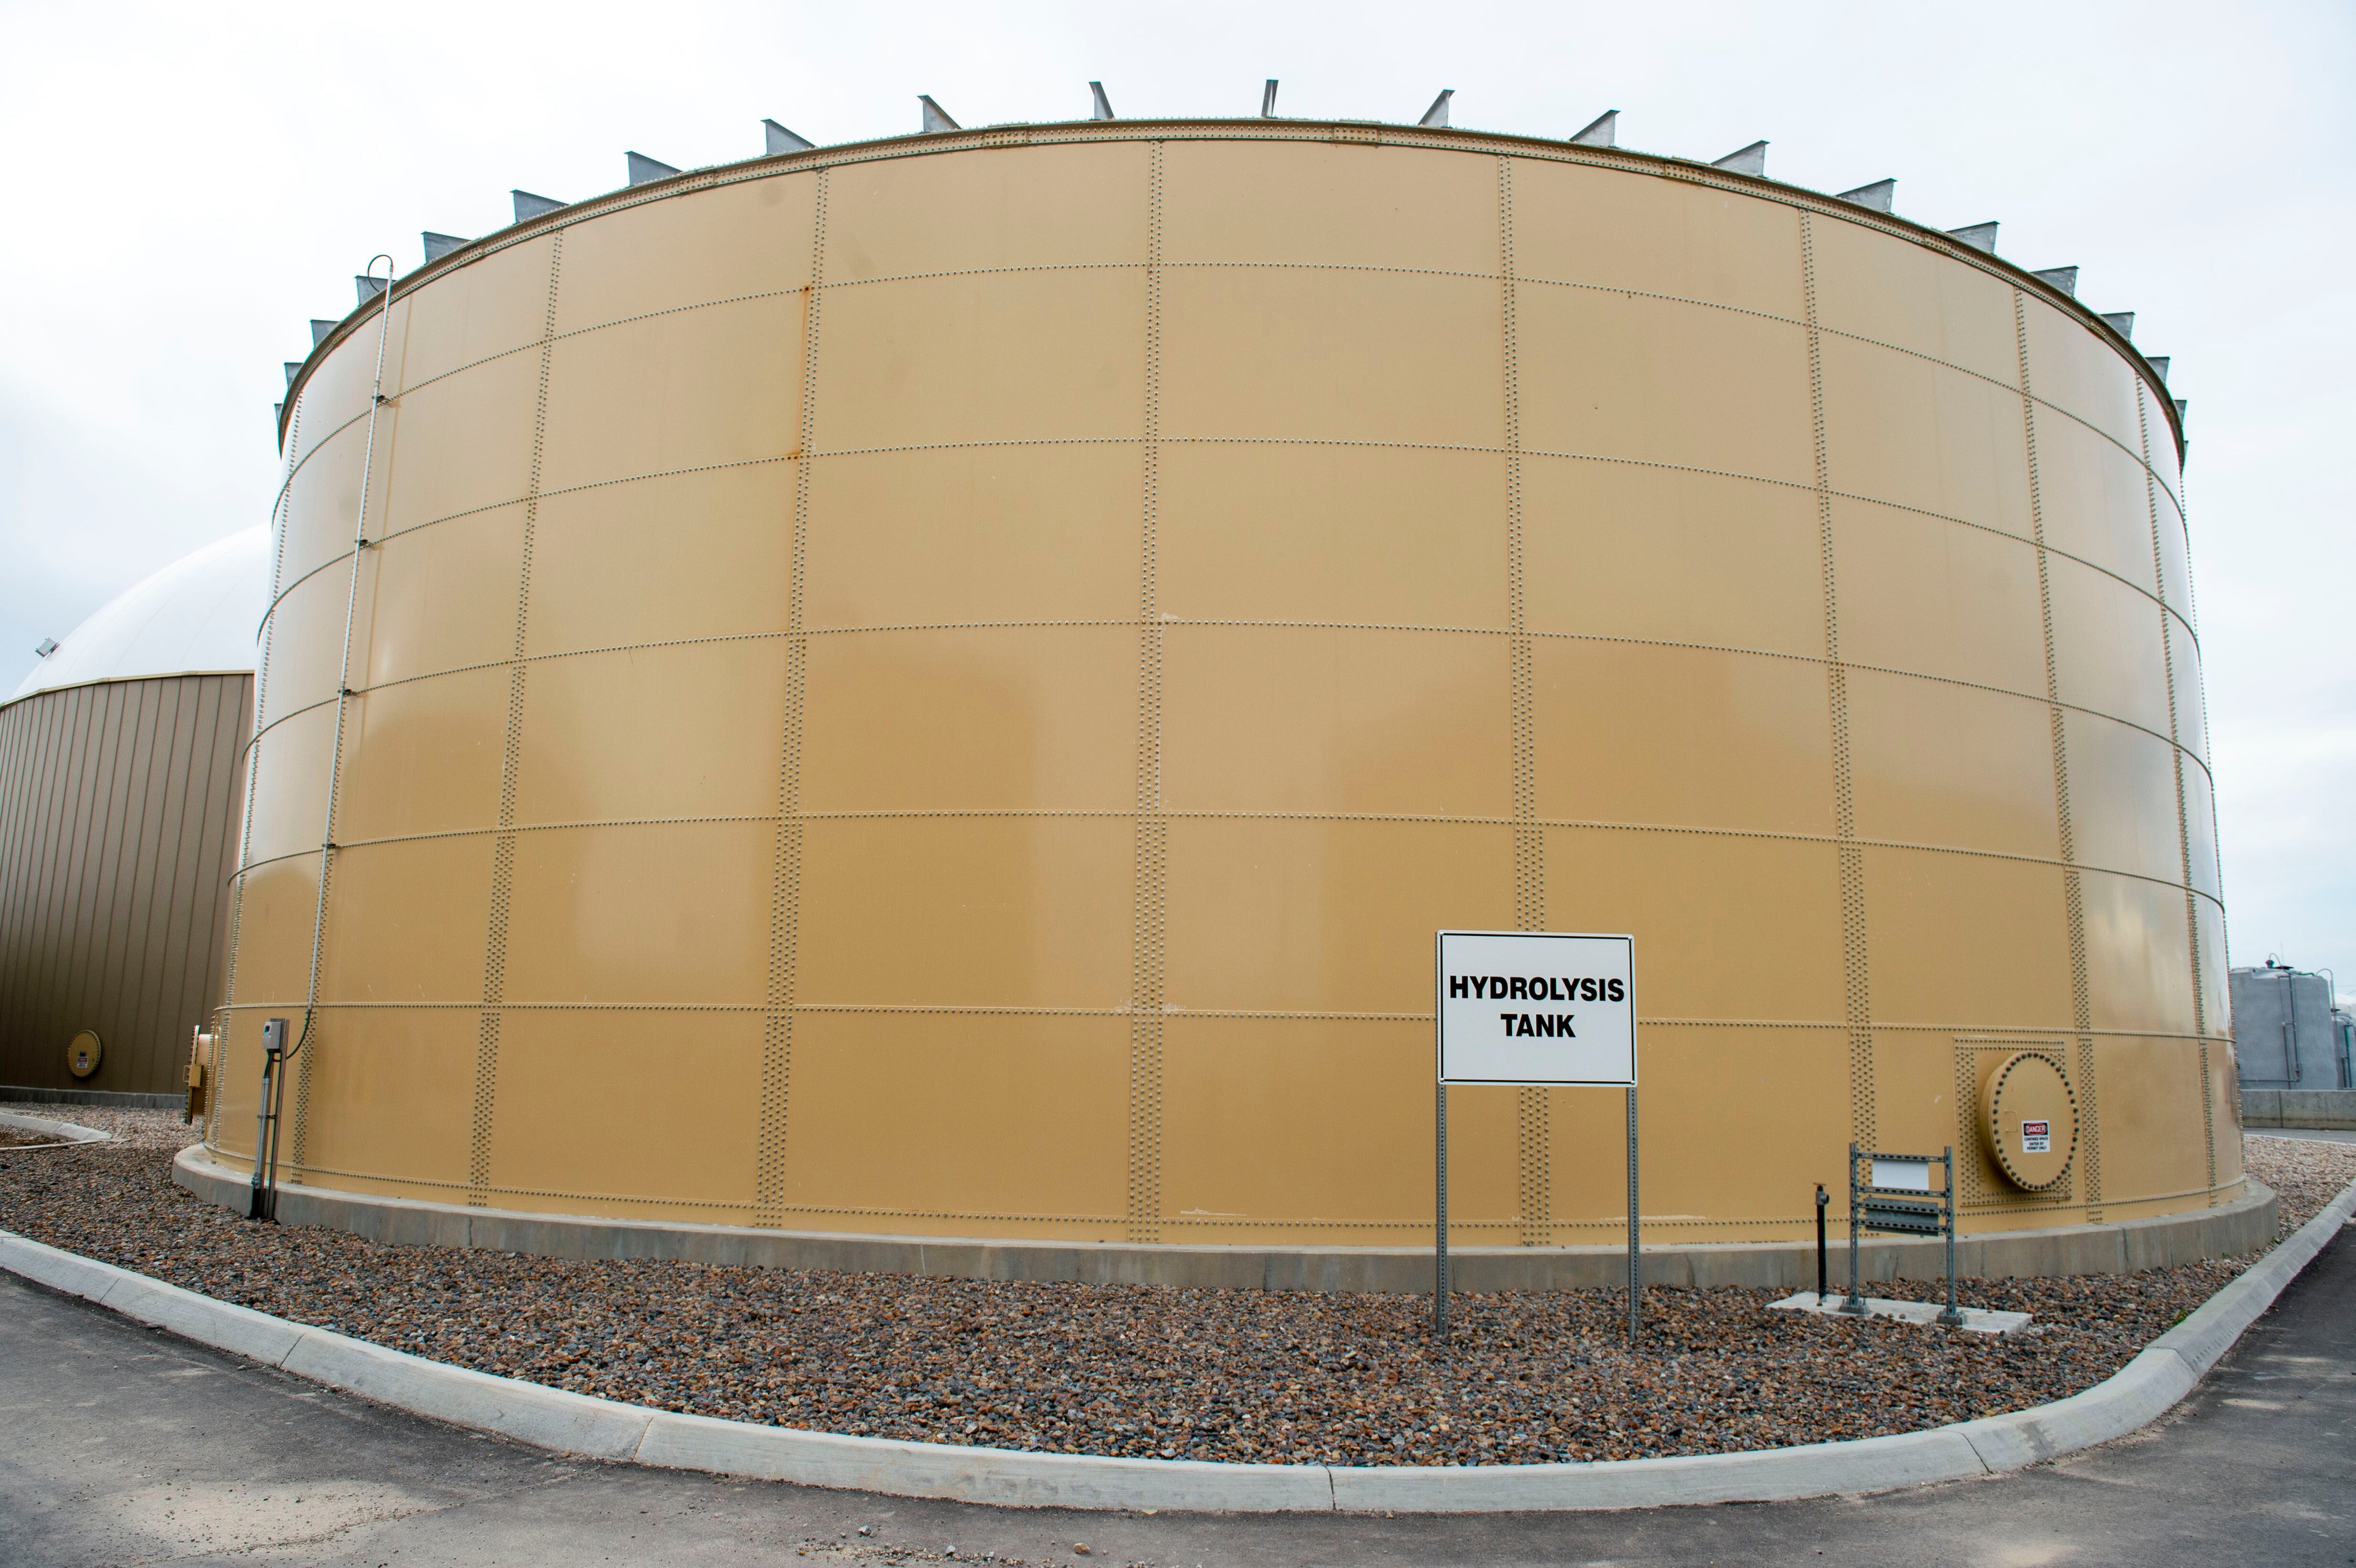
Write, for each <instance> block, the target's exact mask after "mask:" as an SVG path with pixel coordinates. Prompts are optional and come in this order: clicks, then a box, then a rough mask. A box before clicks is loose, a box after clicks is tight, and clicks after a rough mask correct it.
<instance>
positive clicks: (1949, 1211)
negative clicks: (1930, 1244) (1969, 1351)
mask: <svg viewBox="0 0 2356 1568" xmlns="http://www.w3.org/2000/svg"><path fill="white" fill-rule="evenodd" d="M1944 1163H1945V1165H1946V1168H1947V1191H1946V1194H1945V1196H1944V1198H1942V1199H1941V1200H1940V1204H1939V1206H1940V1208H1941V1209H1942V1210H1944V1213H1943V1214H1942V1215H1941V1218H1942V1219H1944V1221H1946V1231H1947V1309H1946V1310H1945V1311H1944V1312H1942V1313H1940V1314H1939V1321H1940V1322H1942V1323H1944V1324H1945V1325H1947V1326H1948V1327H1949V1328H1957V1327H1960V1326H1961V1325H1962V1323H1963V1321H1964V1315H1963V1314H1962V1313H1961V1312H1959V1311H1957V1310H1956V1308H1955V1146H1954V1145H1953V1144H1949V1145H1948V1146H1947V1152H1946V1154H1945V1155H1944Z"/></svg>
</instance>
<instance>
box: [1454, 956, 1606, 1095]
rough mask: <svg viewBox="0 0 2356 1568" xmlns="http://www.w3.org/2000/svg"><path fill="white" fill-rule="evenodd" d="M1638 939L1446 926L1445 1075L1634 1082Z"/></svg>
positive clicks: (1471, 1079)
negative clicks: (1463, 928)
mask: <svg viewBox="0 0 2356 1568" xmlns="http://www.w3.org/2000/svg"><path fill="white" fill-rule="evenodd" d="M1635 964H1636V943H1635V939H1634V938H1633V937H1628V936H1577V935H1571V934H1569V933H1563V932H1554V931H1443V932H1441V933H1440V965H1439V968H1440V1003H1439V1008H1438V1012H1439V1017H1440V1082H1441V1083H1564V1084H1586V1085H1595V1086H1612V1087H1619V1088H1632V1089H1633V1088H1634V1087H1635V1084H1636V973H1635Z"/></svg>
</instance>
